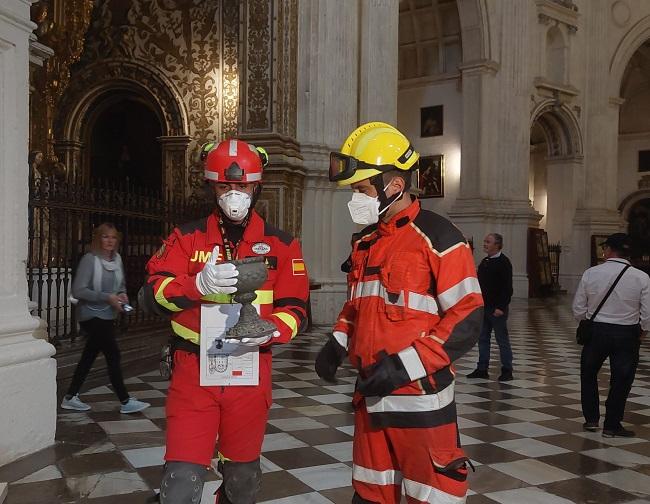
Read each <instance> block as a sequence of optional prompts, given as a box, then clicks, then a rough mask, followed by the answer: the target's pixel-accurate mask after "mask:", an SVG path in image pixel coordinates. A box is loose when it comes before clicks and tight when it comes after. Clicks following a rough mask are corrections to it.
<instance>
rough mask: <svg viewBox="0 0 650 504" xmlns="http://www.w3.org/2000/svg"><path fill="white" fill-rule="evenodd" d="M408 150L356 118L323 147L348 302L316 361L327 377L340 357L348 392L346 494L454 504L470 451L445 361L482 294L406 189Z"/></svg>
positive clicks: (449, 234)
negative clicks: (345, 230)
mask: <svg viewBox="0 0 650 504" xmlns="http://www.w3.org/2000/svg"><path fill="white" fill-rule="evenodd" d="M418 159H419V154H418V153H417V152H415V150H414V149H413V146H412V145H411V144H410V142H409V141H408V139H407V138H406V137H405V136H404V135H403V134H402V133H400V132H399V131H398V130H397V129H395V128H394V127H392V126H390V125H388V124H385V123H380V122H372V123H368V124H364V125H363V126H360V127H359V128H357V129H356V130H355V131H354V132H353V133H352V134H351V135H350V136H349V137H348V139H347V140H346V141H345V143H344V144H343V146H342V148H341V151H340V152H333V153H331V155H330V180H331V181H336V182H337V183H338V185H339V186H351V188H352V189H353V191H354V192H353V193H352V199H351V201H350V202H349V203H348V207H349V210H350V215H351V217H352V220H353V221H354V222H355V223H357V224H365V225H367V226H368V227H366V228H365V229H364V230H363V231H362V232H361V233H359V234H358V237H357V238H356V240H355V241H354V244H353V251H352V256H351V265H350V271H349V273H348V300H347V302H346V303H345V305H344V306H343V309H342V311H341V314H340V315H339V318H338V320H337V322H336V324H335V326H334V332H333V334H332V336H331V337H330V339H329V340H328V342H327V343H326V345H325V346H324V347H323V348H322V349H321V351H320V352H319V354H318V357H317V359H316V371H317V373H318V375H319V376H320V377H321V378H323V379H325V380H328V381H335V380H336V378H335V373H336V369H337V368H338V366H339V365H340V364H341V362H342V360H343V358H344V356H345V355H348V356H349V359H350V362H351V364H352V365H353V366H354V367H355V368H356V369H357V370H358V372H359V378H358V380H357V384H356V390H355V393H354V397H353V403H354V407H355V431H354V443H353V469H352V484H353V486H354V489H355V494H354V498H353V501H352V502H353V503H373V502H374V503H381V504H391V503H399V502H400V493H401V491H403V492H404V493H405V495H406V498H407V501H408V502H409V503H420V502H427V503H445V504H453V503H461V502H465V495H466V492H467V482H466V479H467V468H466V464H467V463H468V461H469V459H468V458H467V457H466V456H465V454H464V452H463V450H462V449H461V447H460V446H459V435H458V428H457V425H456V406H455V403H454V375H455V370H454V366H453V361H454V360H456V359H458V357H460V356H461V355H463V354H464V353H465V352H467V351H468V350H469V349H471V348H472V347H473V346H474V344H475V343H476V341H477V339H478V335H479V332H480V329H481V322H482V320H483V300H482V297H481V291H480V287H479V283H478V280H477V278H476V269H475V267H474V261H473V258H472V253H471V251H470V248H469V246H468V244H467V242H466V240H465V238H464V237H463V235H462V234H461V232H460V231H459V230H458V229H457V228H456V227H455V226H454V225H453V224H452V223H451V222H449V221H448V220H447V219H445V218H444V217H441V216H440V215H437V214H435V213H433V212H430V211H427V210H422V209H421V208H420V203H419V201H418V200H417V199H416V198H414V197H412V196H410V195H409V194H408V190H409V188H410V184H411V174H412V173H413V171H414V170H415V169H416V168H417V161H418Z"/></svg>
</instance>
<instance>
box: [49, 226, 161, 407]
mask: <svg viewBox="0 0 650 504" xmlns="http://www.w3.org/2000/svg"><path fill="white" fill-rule="evenodd" d="M119 242H120V234H119V233H118V231H117V229H115V226H113V224H110V223H104V224H100V225H99V226H97V227H96V228H95V230H94V231H93V241H92V244H91V246H90V252H89V253H87V254H86V255H84V256H83V257H82V258H81V261H80V262H79V266H78V267H77V272H76V274H75V277H74V280H73V282H72V295H73V296H74V297H75V298H76V299H77V300H78V303H77V319H78V320H79V325H80V326H81V328H82V329H83V330H84V332H85V333H86V335H87V339H86V346H85V348H84V350H83V353H82V354H81V360H80V361H79V364H77V368H76V369H75V372H74V376H73V377H72V382H71V383H70V387H69V388H68V393H67V394H66V396H65V397H64V398H63V401H62V402H61V407H62V408H63V409H68V410H76V411H88V410H89V409H90V406H89V405H88V404H86V403H84V402H83V401H81V399H79V390H80V389H81V386H82V385H83V382H84V380H85V379H86V377H87V376H88V373H89V371H90V368H91V367H92V365H93V362H95V358H96V357H97V354H99V352H102V353H103V354H104V357H105V358H106V365H107V366H108V376H109V378H110V380H111V384H112V385H113V388H114V389H115V394H116V395H117V398H118V399H119V400H120V403H121V404H122V406H121V408H120V413H135V412H137V411H142V410H143V409H145V408H147V407H149V403H146V402H142V401H138V400H137V399H134V398H133V397H129V393H128V392H127V390H126V386H125V385H124V379H123V378H122V369H121V368H120V349H119V348H118V346H117V340H116V339H115V328H114V320H115V317H116V316H117V314H118V313H121V312H123V311H124V307H125V306H127V307H128V302H129V298H128V297H127V295H126V287H125V281H124V267H123V266H122V259H121V257H120V254H118V253H117V248H118V246H119Z"/></svg>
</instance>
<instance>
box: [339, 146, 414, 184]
mask: <svg viewBox="0 0 650 504" xmlns="http://www.w3.org/2000/svg"><path fill="white" fill-rule="evenodd" d="M411 154H413V146H412V145H409V147H408V149H406V152H404V154H402V155H401V156H400V157H399V159H398V161H399V162H400V163H404V162H406V160H407V159H408V158H409V157H411ZM395 169H396V167H395V165H392V164H387V165H374V164H369V163H365V162H363V161H359V160H358V159H356V158H354V157H352V156H348V155H346V154H341V153H340V152H330V171H329V178H330V182H337V181H339V180H345V179H349V178H350V177H352V175H354V173H355V172H356V171H357V170H377V171H380V172H387V171H391V170H395Z"/></svg>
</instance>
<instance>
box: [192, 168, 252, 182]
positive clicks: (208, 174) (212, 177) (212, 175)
mask: <svg viewBox="0 0 650 504" xmlns="http://www.w3.org/2000/svg"><path fill="white" fill-rule="evenodd" d="M203 174H204V176H205V178H207V179H209V180H214V181H217V182H218V181H219V174H218V173H215V172H213V171H208V170H204V171H203ZM260 180H262V174H261V173H249V174H248V175H246V180H245V182H259V181H260Z"/></svg>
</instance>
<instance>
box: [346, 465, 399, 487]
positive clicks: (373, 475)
mask: <svg viewBox="0 0 650 504" xmlns="http://www.w3.org/2000/svg"><path fill="white" fill-rule="evenodd" d="M352 479H353V480H356V481H362V482H364V483H371V484H373V485H401V484H402V473H401V472H400V471H396V470H394V469H387V470H386V471H376V470H375V469H369V468H368V467H363V466H360V465H357V464H354V465H353V466H352Z"/></svg>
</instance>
